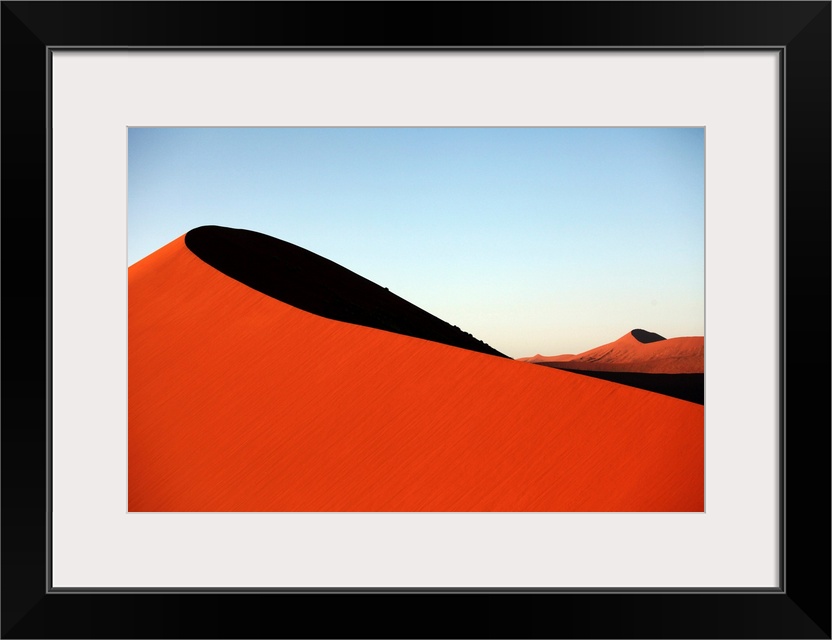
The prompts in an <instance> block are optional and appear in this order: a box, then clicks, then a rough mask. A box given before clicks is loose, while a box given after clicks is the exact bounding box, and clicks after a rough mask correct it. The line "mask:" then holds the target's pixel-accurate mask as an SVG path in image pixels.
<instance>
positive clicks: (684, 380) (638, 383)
mask: <svg viewBox="0 0 832 640" xmlns="http://www.w3.org/2000/svg"><path fill="white" fill-rule="evenodd" d="M536 364H539V365H540V366H543V367H552V368H553V369H560V370H561V371H569V372H570V373H574V374H580V375H584V376H591V377H593V378H598V379H600V380H608V381H610V382H615V383H618V384H626V385H627V386H630V387H636V388H637V389H645V390H646V391H652V392H653V393H661V394H663V395H666V396H670V397H671V398H679V399H680V400H687V401H688V402H695V403H697V404H705V374H703V373H636V372H632V371H582V370H580V369H569V368H567V366H565V365H560V364H558V363H551V362H538V363H536Z"/></svg>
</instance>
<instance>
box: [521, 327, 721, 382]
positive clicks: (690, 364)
mask: <svg viewBox="0 0 832 640" xmlns="http://www.w3.org/2000/svg"><path fill="white" fill-rule="evenodd" d="M636 331H638V329H636ZM518 360H519V361H521V362H533V363H541V362H547V363H564V368H569V369H575V370H578V371H631V372H640V373H704V372H705V338H704V337H702V336H695V337H684V338H669V339H667V340H664V339H662V340H657V341H656V342H648V343H644V342H641V341H639V340H637V339H636V338H635V337H634V336H633V332H632V331H631V332H630V333H627V334H625V335H624V336H622V337H621V338H619V339H618V340H616V341H615V342H610V343H609V344H605V345H602V346H600V347H596V348H595V349H590V350H589V351H584V352H583V353H579V354H578V355H571V354H565V355H560V356H541V355H539V354H538V355H535V356H532V357H529V358H518Z"/></svg>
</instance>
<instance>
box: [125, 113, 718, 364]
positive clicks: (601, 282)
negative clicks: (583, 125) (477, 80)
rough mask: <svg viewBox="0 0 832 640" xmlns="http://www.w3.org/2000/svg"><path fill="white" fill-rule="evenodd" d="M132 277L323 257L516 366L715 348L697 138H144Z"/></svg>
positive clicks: (410, 134) (187, 132)
mask: <svg viewBox="0 0 832 640" xmlns="http://www.w3.org/2000/svg"><path fill="white" fill-rule="evenodd" d="M128 153H129V164H128V182H129V184H128V264H133V263H134V262H136V261H138V260H139V259H141V258H143V257H145V256H146V255H148V254H150V253H152V252H153V251H155V250H156V249H158V248H160V247H162V246H163V245H165V244H167V243H168V242H170V241H171V240H173V239H175V238H177V237H178V236H180V235H182V234H184V233H186V232H187V231H189V230H190V229H192V228H194V227H198V226H201V225H206V224H216V225H222V226H228V227H236V228H244V229H251V230H254V231H259V232H261V233H266V234H268V235H271V236H275V237H278V238H281V239H282V240H286V241H288V242H292V243H294V244H297V245H299V246H301V247H304V248H305V249H309V250H310V251H313V252H315V253H318V254H320V255H322V256H324V257H326V258H329V259H330V260H334V261H335V262H338V263H339V264H341V265H343V266H345V267H347V268H348V269H351V270H352V271H354V272H356V273H358V274H360V275H362V276H364V277H366V278H369V279H370V280H373V281H374V282H376V283H378V284H380V285H382V286H385V287H387V288H389V289H390V290H391V291H392V292H394V293H396V294H397V295H399V296H401V297H403V298H405V299H406V300H409V301H410V302H412V303H414V304H416V305H418V306H419V307H422V308H423V309H425V310H427V311H429V312H431V313H433V314H434V315H436V316H439V317H440V318H442V319H443V320H445V321H447V322H450V323H451V324H455V325H458V326H459V327H461V328H462V329H463V330H465V331H468V332H469V333H471V334H473V335H474V336H475V337H477V338H479V339H481V340H484V341H485V342H487V343H488V344H490V345H491V346H493V347H494V348H496V349H498V350H499V351H502V352H503V353H505V354H507V355H509V356H512V357H520V356H528V355H534V354H535V353H541V354H544V355H555V354H560V353H578V352H580V351H584V350H586V349H589V348H592V347H595V346H598V345H600V344H603V343H605V342H610V341H612V340H614V339H616V338H618V337H620V336H621V335H623V334H624V333H626V332H627V331H629V330H631V329H634V328H642V329H646V330H649V331H654V332H656V333H660V334H662V335H664V336H666V337H675V336H683V335H704V303H705V296H704V277H705V257H704V130H703V129H701V128H678V129H675V128H623V129H615V128H589V129H580V128H564V129H561V128H404V129H395V128H269V129H247V128H131V129H130V130H129V145H128Z"/></svg>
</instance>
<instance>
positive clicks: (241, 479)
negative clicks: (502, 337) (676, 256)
mask: <svg viewBox="0 0 832 640" xmlns="http://www.w3.org/2000/svg"><path fill="white" fill-rule="evenodd" d="M128 348H129V407H128V414H129V425H128V431H129V452H128V458H129V469H128V475H129V491H128V493H129V496H128V499H129V505H128V507H129V510H130V511H702V510H703V507H704V413H703V407H702V406H700V405H696V404H693V403H690V402H684V401H680V400H676V399H673V398H669V397H666V396H662V395H658V394H654V393H650V392H646V391H642V390H639V389H634V388H631V387H625V386H622V385H617V384H612V383H609V382H605V381H602V380H596V379H593V378H589V377H585V376H577V375H573V374H569V373H565V372H561V371H557V370H553V369H548V368H545V367H528V366H526V365H525V364H522V363H518V362H515V361H512V360H508V359H505V358H499V357H494V356H489V355H484V354H481V353H476V352H473V351H467V350H465V349H460V348H456V347H451V346H446V345H443V344H439V343H435V342H430V341H427V340H421V339H418V338H411V337H407V336H402V335H399V334H394V333H389V332H386V331H382V330H379V329H372V328H368V327H363V326H359V325H353V324H348V323H344V322H339V321H335V320H329V319H326V318H322V317H319V316H316V315H313V314H310V313H307V312H305V311H301V310H299V309H297V308H295V307H291V306H289V305H287V304H285V303H282V302H280V301H279V300H276V299H274V298H270V297H268V296H266V295H264V294H261V293H258V292H257V291H254V290H253V289H250V288H248V287H246V286H245V285H242V284H240V283H239V282H238V281H236V280H234V279H232V278H229V277H228V276H226V275H224V274H222V273H220V272H219V271H217V270H216V269H214V268H212V267H210V266H209V265H207V264H206V263H204V262H202V261H201V260H200V259H199V258H197V257H196V256H195V255H194V254H192V253H191V252H190V251H189V250H188V249H187V247H186V246H185V245H184V242H183V239H182V238H179V239H177V240H175V241H173V242H171V243H170V244H168V245H166V246H165V247H163V248H162V249H160V250H159V251H157V252H155V253H154V254H152V255H150V256H148V257H147V258H145V259H144V260H142V261H140V262H138V263H136V264H135V265H133V266H132V267H130V269H129V346H128Z"/></svg>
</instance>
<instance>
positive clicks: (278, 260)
mask: <svg viewBox="0 0 832 640" xmlns="http://www.w3.org/2000/svg"><path fill="white" fill-rule="evenodd" d="M185 245H186V246H187V247H188V249H190V250H191V251H192V252H193V253H194V254H195V255H196V256H198V257H199V258H201V259H202V260H203V261H205V262H207V263H208V264H209V265H211V266H212V267H214V268H215V269H217V270H219V271H221V272H222V273H224V274H226V275H228V276H230V277H231V278H234V279H235V280H238V281H239V282H242V283H243V284H245V285H247V286H249V287H251V288H252V289H255V290H257V291H259V292H260V293H264V294H266V295H267V296H270V297H272V298H276V299H278V300H281V301H282V302H285V303H287V304H290V305H292V306H293V307H297V308H299V309H303V310H304V311H309V312H310V313H314V314H316V315H319V316H323V317H324V318H329V319H331V320H340V321H342V322H351V323H353V324H360V325H363V326H365V327H372V328H374V329H383V330H385V331H392V332H394V333H400V334H402V335H406V336H411V337H414V338H422V339H424V340H433V341H435V342H441V343H443V344H447V345H451V346H454V347H460V348H462V349H470V350H472V351H478V352H480V353H487V354H489V355H493V356H501V357H506V356H505V355H504V354H502V353H500V352H499V351H497V350H496V349H493V348H492V347H490V346H489V345H487V344H485V343H484V342H482V341H480V340H477V339H476V338H474V337H473V336H472V335H470V334H468V333H466V332H464V331H462V330H461V329H459V328H458V327H455V326H452V325H450V324H448V323H447V322H445V321H443V320H440V319H439V318H437V317H436V316H434V315H431V314H430V313H428V312H427V311H425V310H423V309H420V308H419V307H417V306H415V305H413V304H411V303H410V302H408V301H406V300H404V299H402V298H400V297H399V296H397V295H395V294H393V293H390V291H388V290H387V289H385V288H384V287H381V286H379V285H377V284H376V283H375V282H372V281H371V280H368V279H366V278H364V277H362V276H360V275H358V274H356V273H354V272H352V271H350V270H349V269H346V268H344V267H342V266H341V265H339V264H336V263H335V262H332V261H331V260H327V259H326V258H323V257H321V256H319V255H317V254H315V253H312V252H311V251H307V250H306V249H302V248H301V247H298V246H297V245H294V244H291V243H289V242H285V241H283V240H279V239H277V238H273V237H271V236H267V235H264V234H262V233H257V232H255V231H248V230H245V229H229V228H227V227H218V226H204V227H198V228H196V229H193V230H192V231H189V232H188V233H187V234H185Z"/></svg>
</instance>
